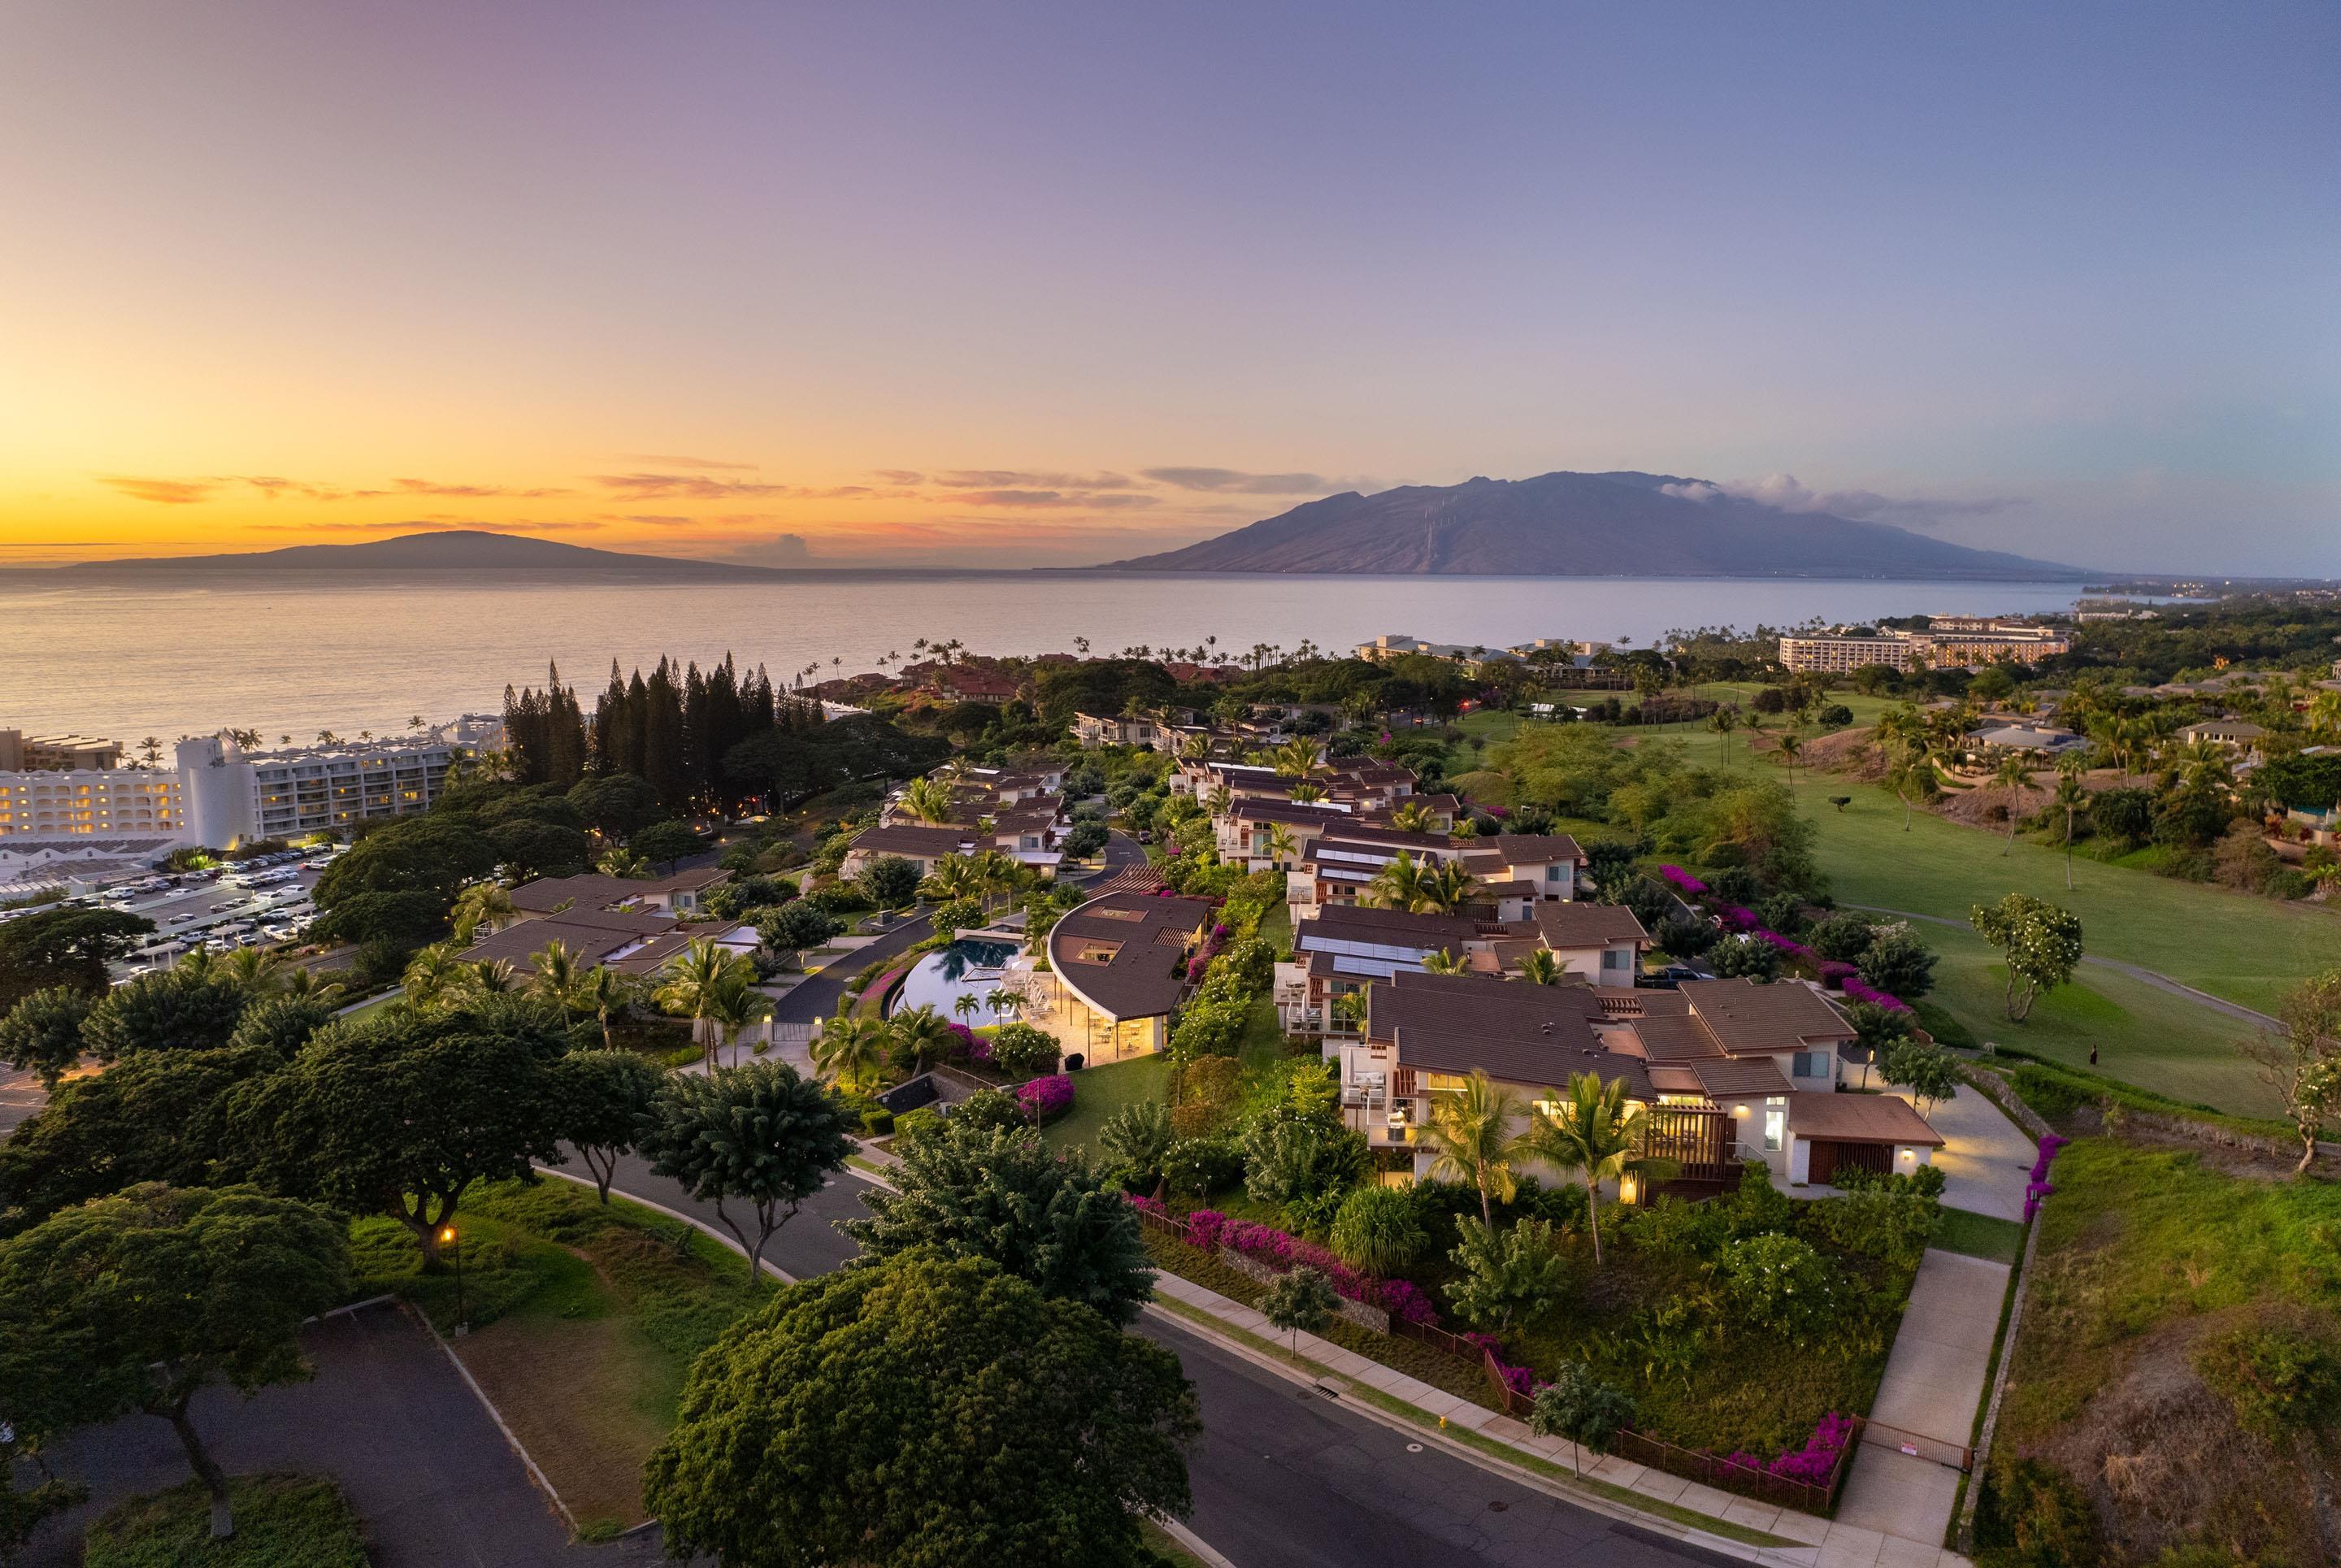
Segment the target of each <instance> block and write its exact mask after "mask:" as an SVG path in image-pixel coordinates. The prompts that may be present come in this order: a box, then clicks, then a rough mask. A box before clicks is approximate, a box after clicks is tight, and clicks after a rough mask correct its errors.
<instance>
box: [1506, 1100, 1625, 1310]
mask: <svg viewBox="0 0 2341 1568" xmlns="http://www.w3.org/2000/svg"><path fill="white" fill-rule="evenodd" d="M1641 1120H1642V1107H1640V1106H1639V1105H1637V1104H1632V1103H1630V1102H1629V1101H1628V1100H1627V1098H1626V1081H1625V1080H1624V1079H1623V1078H1612V1079H1610V1080H1609V1082H1608V1083H1606V1084H1605V1083H1603V1082H1602V1081H1601V1075H1600V1074H1598V1073H1573V1074H1570V1075H1569V1096H1568V1098H1566V1099H1562V1098H1560V1097H1559V1095H1558V1094H1556V1095H1555V1096H1554V1097H1553V1100H1552V1102H1551V1104H1550V1108H1549V1109H1547V1108H1546V1107H1545V1106H1544V1105H1543V1104H1539V1106H1538V1108H1537V1109H1536V1110H1534V1111H1533V1112H1531V1113H1530V1114H1529V1130H1528V1132H1527V1134H1525V1135H1523V1136H1522V1138H1521V1139H1520V1152H1521V1153H1523V1154H1528V1155H1530V1156H1532V1157H1534V1158H1536V1159H1539V1160H1542V1161H1543V1162H1544V1163H1545V1164H1548V1165H1550V1166H1551V1167H1552V1168H1553V1169H1554V1170H1556V1171H1558V1172H1559V1173H1561V1174H1563V1175H1568V1174H1572V1173H1575V1174H1582V1175H1583V1176H1584V1178H1585V1223H1586V1229H1587V1231H1588V1233H1590V1234H1591V1236H1592V1237H1593V1262H1594V1263H1595V1264H1596V1265H1597V1266H1598V1265H1599V1263H1600V1262H1601V1221H1600V1215H1599V1212H1598V1211H1599V1204H1600V1199H1601V1183H1604V1182H1607V1181H1622V1180H1623V1179H1624V1178H1625V1177H1626V1176H1627V1175H1628V1174H1632V1173H1634V1172H1635V1171H1637V1170H1638V1169H1639V1168H1644V1167H1646V1166H1648V1165H1655V1164H1656V1162H1641V1161H1637V1160H1636V1159H1635V1158H1634V1145H1635V1144H1636V1142H1637V1141H1638V1139H1639V1134H1640V1132H1641Z"/></svg>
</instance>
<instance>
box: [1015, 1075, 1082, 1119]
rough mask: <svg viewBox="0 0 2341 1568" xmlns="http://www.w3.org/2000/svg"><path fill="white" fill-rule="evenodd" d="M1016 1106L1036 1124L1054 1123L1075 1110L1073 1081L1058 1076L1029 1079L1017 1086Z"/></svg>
mask: <svg viewBox="0 0 2341 1568" xmlns="http://www.w3.org/2000/svg"><path fill="white" fill-rule="evenodd" d="M1016 1104H1019V1105H1021V1106H1022V1107H1023V1109H1024V1114H1026V1115H1028V1116H1030V1117H1031V1118H1032V1120H1034V1121H1035V1122H1052V1121H1054V1120H1056V1119H1057V1118H1058V1117H1059V1116H1061V1115H1063V1114H1065V1113H1066V1112H1068V1111H1070V1110H1071V1109H1072V1108H1073V1081H1072V1080H1071V1078H1065V1077H1058V1076H1051V1077H1047V1078H1027V1079H1026V1080H1025V1081H1024V1082H1023V1083H1021V1084H1017V1085H1016Z"/></svg>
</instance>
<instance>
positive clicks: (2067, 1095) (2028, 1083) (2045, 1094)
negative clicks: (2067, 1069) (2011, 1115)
mask: <svg viewBox="0 0 2341 1568" xmlns="http://www.w3.org/2000/svg"><path fill="white" fill-rule="evenodd" d="M2015 1084H2016V1093H2017V1097H2018V1098H2020V1099H2022V1100H2023V1102H2024V1103H2025V1104H2027V1105H2029V1106H2031V1107H2032V1108H2033V1109H2034V1110H2036V1111H2037V1112H2039V1113H2040V1114H2041V1115H2043V1116H2045V1117H2047V1119H2048V1120H2049V1121H2051V1122H2061V1121H2063V1120H2064V1119H2065V1118H2066V1117H2067V1116H2070V1115H2071V1114H2073V1113H2074V1112H2076V1111H2077V1110H2079V1109H2080V1108H2081V1107H2082V1106H2083V1105H2087V1104H2094V1103H2095V1101H2096V1098H2097V1096H2095V1095H2094V1094H2090V1093H2088V1091H2087V1090H2086V1089H2084V1088H2083V1087H2082V1086H2081V1085H2080V1084H2076V1083H2075V1082H2073V1080H2071V1079H2069V1078H2067V1077H2063V1076H2061V1075H2059V1074H2054V1073H2050V1072H2047V1070H2045V1069H2043V1068H2040V1067H2037V1066H2035V1065H2033V1064H2031V1063H2029V1062H2027V1063H2026V1064H2023V1065H2022V1066H2020V1067H2018V1068H2017V1070H2016V1077H2015Z"/></svg>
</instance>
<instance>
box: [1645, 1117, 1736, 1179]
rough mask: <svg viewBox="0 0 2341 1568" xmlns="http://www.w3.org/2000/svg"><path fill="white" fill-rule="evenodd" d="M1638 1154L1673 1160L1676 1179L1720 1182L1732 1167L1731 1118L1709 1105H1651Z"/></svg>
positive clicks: (1653, 1158)
mask: <svg viewBox="0 0 2341 1568" xmlns="http://www.w3.org/2000/svg"><path fill="white" fill-rule="evenodd" d="M1639 1127H1640V1129H1641V1135H1640V1137H1639V1139H1638V1141H1637V1143H1638V1146H1637V1147H1636V1149H1635V1151H1634V1152H1635V1154H1637V1155H1638V1156H1639V1157H1640V1158H1642V1159H1646V1160H1671V1161H1672V1162H1674V1165H1675V1170H1676V1176H1677V1179H1679V1180H1681V1181H1686V1182H1720V1181H1722V1180H1723V1179H1724V1174H1725V1172H1726V1171H1727V1170H1728V1168H1729V1167H1730V1165H1731V1118H1730V1117H1729V1116H1728V1115H1726V1114H1724V1113H1723V1112H1721V1111H1718V1110H1717V1109H1715V1108H1714V1107H1713V1106H1708V1105H1652V1106H1650V1107H1649V1109H1648V1110H1646V1111H1644V1112H1643V1113H1642V1115H1641V1118H1640V1121H1639Z"/></svg>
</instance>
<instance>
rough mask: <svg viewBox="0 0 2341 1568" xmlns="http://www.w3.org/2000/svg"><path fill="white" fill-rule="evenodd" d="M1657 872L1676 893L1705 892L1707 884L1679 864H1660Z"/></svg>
mask: <svg viewBox="0 0 2341 1568" xmlns="http://www.w3.org/2000/svg"><path fill="white" fill-rule="evenodd" d="M1659 875H1660V876H1662V877H1665V878H1666V879H1667V881H1668V882H1669V883H1670V884H1672V885H1673V887H1674V889H1675V891H1676V892H1678V893H1689V894H1701V893H1705V892H1706V891H1707V884H1705V883H1703V882H1701V881H1699V879H1698V878H1697V877H1695V876H1693V875H1692V874H1690V873H1689V872H1687V871H1685V870H1684V869H1683V868H1682V867H1681V866H1679V865H1662V866H1660V867H1659Z"/></svg>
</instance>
